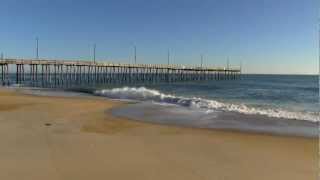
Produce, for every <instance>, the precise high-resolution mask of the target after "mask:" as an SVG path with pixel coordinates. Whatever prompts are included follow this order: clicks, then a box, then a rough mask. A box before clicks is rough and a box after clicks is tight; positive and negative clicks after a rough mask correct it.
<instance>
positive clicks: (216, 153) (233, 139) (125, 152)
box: [0, 89, 318, 180]
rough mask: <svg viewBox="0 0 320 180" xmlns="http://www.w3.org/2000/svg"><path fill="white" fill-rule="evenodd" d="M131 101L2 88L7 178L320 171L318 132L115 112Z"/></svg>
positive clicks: (0, 175)
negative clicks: (238, 127) (154, 119)
mask: <svg viewBox="0 0 320 180" xmlns="http://www.w3.org/2000/svg"><path fill="white" fill-rule="evenodd" d="M125 104H126V103H125V102H120V101H115V100H106V99H105V98H100V97H97V98H82V97H45V96H34V95H23V94H20V93H19V92H8V91H6V90H4V89H0V132H1V134H0V142H2V143H1V145H0V159H2V161H1V162H0V168H1V169H3V171H2V172H0V179H8V180H10V179H33V180H34V179H49V180H51V179H54V180H55V179H80V180H81V179H139V180H141V179H217V180H220V179H230V180H231V179H238V180H245V179H246V180H248V179H249V180H250V179H261V180H264V179H273V180H277V179H279V180H280V179H281V180H285V179H288V180H289V179H290V180H295V179H296V180H300V179H316V177H317V170H318V167H317V166H318V161H317V160H318V139H317V138H303V137H285V136H275V135H265V134H257V133H245V132H233V131H226V130H212V129H210V130H207V129H199V128H190V127H176V126H170V125H162V124H161V125H160V124H153V123H145V122H140V121H139V122H137V121H135V120H129V119H127V118H119V117H115V116H113V115H112V114H111V112H110V111H111V109H112V108H115V107H120V106H123V105H125ZM279 170H280V171H279Z"/></svg>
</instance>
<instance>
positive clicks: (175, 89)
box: [38, 75, 320, 137]
mask: <svg viewBox="0 0 320 180" xmlns="http://www.w3.org/2000/svg"><path fill="white" fill-rule="evenodd" d="M318 84H319V81H318V76H311V75H242V78H241V79H239V80H232V81H201V82H179V83H170V84H167V83H162V84H136V85H130V86H126V85H112V86H111V85H105V86H97V87H81V88H73V89H71V91H74V92H86V93H89V94H91V95H94V96H101V97H105V98H111V99H121V100H126V101H133V102H135V103H130V105H128V106H125V107H121V108H118V109H114V110H113V114H114V115H116V116H123V117H128V118H131V119H135V120H141V121H147V122H152V123H164V124H172V125H180V126H191V127H199V128H214V129H231V130H240V131H254V132H262V133H275V134H284V135H297V136H312V137H313V136H317V135H318V124H319V121H320V118H319V85H318ZM40 91H41V92H42V93H43V92H44V90H41V89H40ZM40 91H39V89H38V92H40ZM62 91H63V92H67V91H68V92H69V91H70V89H69V90H67V91H66V90H65V89H64V90H62ZM69 93H70V92H69Z"/></svg>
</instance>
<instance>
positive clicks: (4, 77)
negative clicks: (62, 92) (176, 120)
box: [0, 58, 241, 88]
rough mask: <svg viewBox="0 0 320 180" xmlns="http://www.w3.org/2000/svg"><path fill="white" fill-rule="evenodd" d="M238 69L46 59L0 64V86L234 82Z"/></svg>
mask: <svg viewBox="0 0 320 180" xmlns="http://www.w3.org/2000/svg"><path fill="white" fill-rule="evenodd" d="M240 76H241V69H236V68H216V67H215V68H214V67H195V66H182V65H155V64H119V63H104V62H91V61H66V60H46V59H39V60H36V59H8V58H6V59H2V60H0V82H1V85H3V86H6V85H10V84H25V85H28V86H33V87H46V88H59V87H63V88H68V87H76V86H88V85H104V84H124V85H126V84H128V85H130V84H138V83H139V84H154V83H174V82H187V81H208V80H236V79H239V78H240Z"/></svg>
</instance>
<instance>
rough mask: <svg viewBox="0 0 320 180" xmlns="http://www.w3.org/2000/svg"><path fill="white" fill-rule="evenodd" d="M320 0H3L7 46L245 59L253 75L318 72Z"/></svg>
mask: <svg viewBox="0 0 320 180" xmlns="http://www.w3.org/2000/svg"><path fill="white" fill-rule="evenodd" d="M318 7H319V0H157V1H155V0H73V1H72V0H50V1H49V0H28V1H25V0H2V1H1V10H0V23H1V25H0V51H2V52H4V53H5V55H6V56H9V57H26V58H28V57H35V50H34V49H35V38H36V37H37V36H38V37H39V39H40V56H41V57H44V58H59V59H62V58H64V59H81V60H85V59H90V58H91V56H92V52H90V51H91V50H90V47H91V46H92V44H94V43H96V44H97V59H99V60H108V61H113V62H133V45H134V44H135V45H136V46H137V53H138V62H140V63H166V57H167V49H170V51H171V56H172V58H171V59H172V60H171V61H172V63H176V64H199V62H200V54H204V64H208V65H216V66H225V64H226V61H227V58H228V57H229V59H230V64H233V65H239V63H240V61H243V66H244V71H245V72H247V73H308V74H310V73H317V72H318V60H317V57H318V44H317V43H318V30H317V29H318V25H317V23H318V17H319V14H318V10H319V8H318Z"/></svg>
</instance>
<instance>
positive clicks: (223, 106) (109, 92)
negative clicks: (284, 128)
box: [94, 87, 320, 121]
mask: <svg viewBox="0 0 320 180" xmlns="http://www.w3.org/2000/svg"><path fill="white" fill-rule="evenodd" d="M94 94H95V95H98V96H104V97H108V98H113V99H130V100H139V101H155V102H160V103H170V104H176V105H181V106H185V107H190V108H198V109H206V110H208V111H207V112H210V111H212V110H221V111H231V112H237V113H242V114H251V115H265V116H268V117H275V118H286V119H298V120H308V121H320V118H319V115H318V114H317V113H312V112H290V111H286V110H281V109H271V108H270V109H263V108H256V107H249V106H247V105H245V104H231V103H222V102H219V101H215V100H209V99H203V98H197V97H193V98H186V97H182V96H174V95H169V94H164V93H161V92H160V91H157V90H153V89H147V88H145V87H139V88H135V87H123V88H114V89H103V90H97V91H95V92H94Z"/></svg>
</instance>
